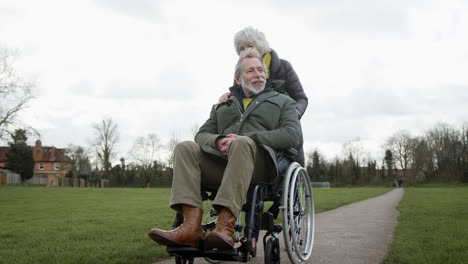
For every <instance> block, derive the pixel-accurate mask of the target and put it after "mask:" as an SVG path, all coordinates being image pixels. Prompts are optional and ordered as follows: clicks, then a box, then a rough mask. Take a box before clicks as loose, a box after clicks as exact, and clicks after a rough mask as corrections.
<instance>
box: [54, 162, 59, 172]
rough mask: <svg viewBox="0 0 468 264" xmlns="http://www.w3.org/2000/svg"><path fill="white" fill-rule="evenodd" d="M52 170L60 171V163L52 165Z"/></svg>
mask: <svg viewBox="0 0 468 264" xmlns="http://www.w3.org/2000/svg"><path fill="white" fill-rule="evenodd" d="M54 169H55V170H60V162H55V163H54Z"/></svg>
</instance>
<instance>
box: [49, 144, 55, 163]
mask: <svg viewBox="0 0 468 264" xmlns="http://www.w3.org/2000/svg"><path fill="white" fill-rule="evenodd" d="M50 161H55V147H51V148H50Z"/></svg>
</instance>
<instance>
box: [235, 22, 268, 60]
mask: <svg viewBox="0 0 468 264" xmlns="http://www.w3.org/2000/svg"><path fill="white" fill-rule="evenodd" d="M247 42H251V43H255V45H256V46H257V49H258V51H259V52H260V53H261V54H260V56H263V54H265V53H268V52H270V51H271V48H270V44H268V41H267V40H266V38H265V34H264V33H263V32H261V31H259V30H258V29H255V28H253V27H251V26H248V27H246V28H244V29H242V30H241V31H239V32H237V33H236V35H234V48H235V49H236V52H237V55H240V45H241V43H247Z"/></svg>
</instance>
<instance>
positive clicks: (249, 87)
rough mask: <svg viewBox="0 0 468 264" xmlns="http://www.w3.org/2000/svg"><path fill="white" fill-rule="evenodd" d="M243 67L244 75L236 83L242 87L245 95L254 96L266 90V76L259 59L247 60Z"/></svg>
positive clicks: (244, 61)
mask: <svg viewBox="0 0 468 264" xmlns="http://www.w3.org/2000/svg"><path fill="white" fill-rule="evenodd" d="M242 66H243V68H242V74H241V76H240V78H239V79H238V80H236V83H237V84H241V85H242V88H243V90H244V93H246V95H248V96H252V95H255V94H258V93H259V92H261V91H262V90H263V89H265V79H266V74H265V71H264V69H263V64H262V62H260V60H259V59H257V58H245V59H244V60H243V61H242Z"/></svg>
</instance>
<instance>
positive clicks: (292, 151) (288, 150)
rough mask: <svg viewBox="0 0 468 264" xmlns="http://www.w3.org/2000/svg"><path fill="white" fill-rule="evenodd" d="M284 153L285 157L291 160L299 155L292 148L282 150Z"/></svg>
mask: <svg viewBox="0 0 468 264" xmlns="http://www.w3.org/2000/svg"><path fill="white" fill-rule="evenodd" d="M284 152H285V154H286V155H288V156H291V157H292V158H295V157H296V156H297V155H298V154H299V152H298V151H297V150H296V149H294V148H287V149H285V150H284Z"/></svg>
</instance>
